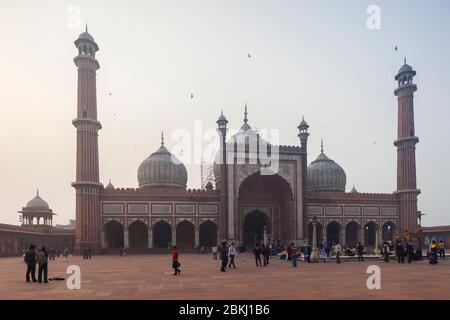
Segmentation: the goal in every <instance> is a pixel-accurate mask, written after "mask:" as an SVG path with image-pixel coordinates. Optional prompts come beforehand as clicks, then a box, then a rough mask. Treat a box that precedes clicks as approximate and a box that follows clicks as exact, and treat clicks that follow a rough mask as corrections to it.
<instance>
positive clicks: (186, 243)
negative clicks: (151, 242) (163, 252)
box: [177, 220, 195, 249]
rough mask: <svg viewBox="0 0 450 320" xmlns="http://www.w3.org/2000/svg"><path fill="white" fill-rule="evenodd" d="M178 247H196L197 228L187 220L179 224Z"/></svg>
mask: <svg viewBox="0 0 450 320" xmlns="http://www.w3.org/2000/svg"><path fill="white" fill-rule="evenodd" d="M177 247H178V248H180V249H192V248H194V247H195V228H194V225H193V224H192V223H191V222H190V221H187V220H184V221H182V222H180V223H179V224H178V225H177Z"/></svg>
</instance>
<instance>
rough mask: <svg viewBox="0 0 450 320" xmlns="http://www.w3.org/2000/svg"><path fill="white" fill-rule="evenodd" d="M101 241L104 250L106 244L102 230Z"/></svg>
mask: <svg viewBox="0 0 450 320" xmlns="http://www.w3.org/2000/svg"><path fill="white" fill-rule="evenodd" d="M101 241H102V248H103V249H106V248H107V247H108V244H107V243H106V239H105V231H104V230H102V233H101Z"/></svg>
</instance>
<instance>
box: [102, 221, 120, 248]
mask: <svg viewBox="0 0 450 320" xmlns="http://www.w3.org/2000/svg"><path fill="white" fill-rule="evenodd" d="M104 230H105V240H106V245H107V247H108V248H122V247H123V246H124V241H123V239H124V236H123V226H122V224H121V223H119V222H117V221H115V220H112V221H109V222H108V223H106V224H105V226H104Z"/></svg>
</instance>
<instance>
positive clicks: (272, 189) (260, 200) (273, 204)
mask: <svg viewBox="0 0 450 320" xmlns="http://www.w3.org/2000/svg"><path fill="white" fill-rule="evenodd" d="M258 207H260V208H264V211H265V212H266V214H265V215H266V218H265V219H266V220H262V218H260V219H259V220H258V219H257V218H256V217H257V216H258V215H257V214H256V213H253V211H252V212H250V213H248V211H249V210H252V208H255V209H257V208H258ZM238 208H239V215H238V217H239V224H238V225H237V226H236V229H237V235H238V236H239V237H240V240H241V241H243V242H244V243H245V244H246V245H251V246H254V245H255V243H254V242H255V240H256V241H260V242H261V240H262V229H261V228H262V227H263V225H264V224H262V223H263V222H264V223H265V224H266V226H267V229H268V230H267V232H268V233H269V236H270V239H271V240H272V241H274V242H278V241H279V242H280V243H283V242H287V241H293V240H294V239H296V223H295V219H294V201H293V195H292V190H291V187H290V186H289V183H288V182H286V180H284V179H283V178H282V177H281V176H280V175H278V174H275V175H261V173H260V172H256V173H254V174H252V175H250V176H248V177H247V178H246V179H244V181H242V183H241V184H240V186H239V192H238ZM260 211H262V210H260ZM268 212H270V214H269V213H268ZM260 217H262V216H261V215H260ZM247 219H250V220H249V221H252V219H254V220H253V221H254V223H256V225H253V224H252V223H251V222H248V221H247ZM255 237H256V238H255Z"/></svg>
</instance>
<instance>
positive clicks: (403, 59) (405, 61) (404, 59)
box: [403, 56, 406, 64]
mask: <svg viewBox="0 0 450 320" xmlns="http://www.w3.org/2000/svg"><path fill="white" fill-rule="evenodd" d="M403 61H404V62H405V64H406V56H405V57H404V59H403Z"/></svg>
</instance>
